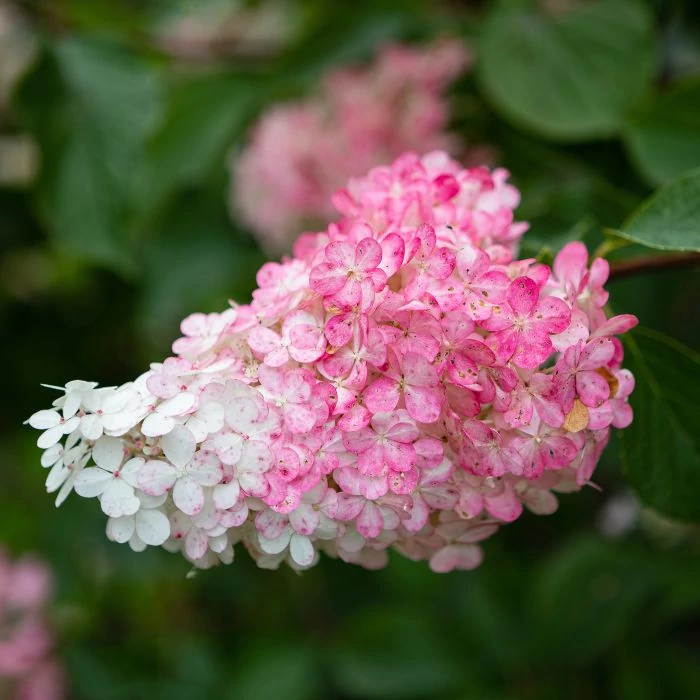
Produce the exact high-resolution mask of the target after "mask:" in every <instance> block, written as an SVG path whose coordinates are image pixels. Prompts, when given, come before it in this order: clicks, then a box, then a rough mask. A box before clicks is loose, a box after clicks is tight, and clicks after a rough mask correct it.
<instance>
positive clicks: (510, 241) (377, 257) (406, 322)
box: [28, 152, 636, 572]
mask: <svg viewBox="0 0 700 700" xmlns="http://www.w3.org/2000/svg"><path fill="white" fill-rule="evenodd" d="M518 201H519V195H518V192H517V190H515V188H513V187H512V186H511V185H509V184H508V182H507V173H506V172H505V171H503V170H494V171H493V172H490V171H489V170H487V169H486V168H467V169H465V168H461V167H460V166H459V165H458V164H457V163H456V162H454V161H452V160H451V159H450V158H449V157H448V156H447V155H446V154H445V153H444V152H432V153H429V154H427V155H425V156H423V157H420V156H418V155H415V154H413V153H406V154H404V155H402V156H400V157H399V158H397V159H396V160H395V161H394V162H393V163H392V164H391V165H387V166H380V167H377V168H374V169H372V170H371V171H370V172H369V173H368V174H367V175H366V176H364V177H359V178H353V179H351V180H350V182H349V183H348V185H347V187H346V188H344V189H343V190H340V191H339V192H337V193H336V195H335V197H334V202H335V204H336V206H337V207H338V209H339V211H340V212H341V214H342V218H341V219H340V220H338V221H337V222H335V223H332V224H330V225H329V226H328V228H327V229H326V230H325V231H322V232H319V233H315V234H306V235H304V236H302V237H301V238H300V239H299V241H298V242H297V244H296V246H295V255H294V256H293V257H291V258H285V259H283V261H282V262H280V263H276V262H270V263H267V264H265V265H264V266H263V267H262V268H261V269H260V271H259V273H258V277H257V279H258V285H259V286H258V288H257V289H256V290H255V291H254V292H253V298H252V301H251V303H250V304H248V305H243V306H238V305H232V307H231V308H229V309H227V310H226V311H224V312H222V313H221V314H209V315H203V314H193V315H192V316H190V317H189V318H187V319H185V321H183V323H182V332H183V334H184V337H183V338H181V339H179V340H177V341H175V343H174V345H173V351H174V353H175V354H174V356H173V357H170V358H168V359H166V360H165V361H164V362H162V363H157V364H153V365H151V368H150V369H149V370H148V371H147V372H146V373H145V374H143V375H142V376H140V377H139V378H137V379H136V380H135V381H133V382H129V383H127V384H125V385H123V386H121V387H115V388H99V387H97V386H96V385H95V384H94V383H91V382H69V384H67V385H66V387H65V389H64V390H62V392H61V395H60V396H59V397H58V398H57V399H56V400H55V401H54V404H53V408H51V409H49V410H44V411H39V412H38V413H35V414H34V415H33V416H31V418H30V419H29V421H28V422H29V424H30V425H31V426H33V427H35V428H37V429H39V430H42V431H43V432H42V433H41V435H40V436H39V439H38V445H39V447H41V448H42V449H44V450H45V452H44V455H43V457H42V460H41V461H42V465H43V466H44V467H46V468H47V469H48V470H49V473H48V477H47V488H48V490H49V491H51V492H57V494H58V495H57V503H61V502H62V501H63V500H64V499H65V498H66V496H67V495H68V494H69V493H70V492H71V491H72V490H75V491H76V492H77V493H78V495H80V496H84V497H87V498H96V499H98V501H99V503H100V506H101V508H102V510H103V511H104V513H105V515H106V516H107V517H108V521H107V536H108V537H109V538H110V539H112V540H115V541H117V542H128V543H129V545H130V546H131V547H132V549H134V550H137V551H138V550H142V549H144V548H145V547H147V546H161V545H162V546H163V547H165V548H166V549H168V550H171V551H179V552H181V553H182V554H183V556H184V557H185V558H186V559H188V560H189V561H190V562H192V564H194V565H195V566H197V567H203V568H206V567H209V566H211V565H213V564H216V563H218V562H225V563H229V562H231V561H232V560H233V557H234V549H235V546H236V545H237V544H242V545H243V547H244V548H245V549H246V550H247V551H248V552H249V553H250V555H251V556H252V557H253V558H254V559H255V560H256V561H257V563H258V565H259V566H261V567H265V568H275V567H277V566H278V565H279V564H280V563H282V562H287V563H288V564H289V565H290V566H292V567H294V568H296V569H305V568H308V567H310V566H312V565H314V564H315V563H316V562H317V561H318V559H319V553H320V552H324V553H326V554H327V555H329V556H332V557H338V558H340V559H343V560H344V561H347V562H352V563H356V564H360V565H362V566H365V567H367V568H377V567H381V566H383V565H384V564H385V563H386V561H387V553H388V551H389V550H391V549H393V550H395V551H397V552H400V553H402V554H404V555H405V556H407V557H410V558H411V559H415V560H427V561H428V562H429V565H430V567H431V568H432V569H433V570H434V571H439V572H444V571H449V570H451V569H455V568H458V569H469V568H473V567H475V566H478V564H479V563H480V562H481V560H482V558H483V552H482V550H481V547H480V545H479V543H480V542H481V541H483V540H484V539H486V538H488V537H490V536H492V535H494V534H495V533H496V532H497V531H498V530H499V528H500V527H502V526H504V525H505V524H507V523H511V522H513V521H515V520H517V518H518V517H520V515H521V514H522V513H523V511H524V509H528V510H530V511H533V512H535V513H539V514H547V515H548V514H551V513H553V512H554V511H555V510H556V508H557V499H556V496H555V494H556V493H557V492H562V493H567V492H570V491H574V490H577V489H580V488H582V487H583V486H585V485H586V484H588V483H590V480H591V477H592V474H593V470H594V469H595V465H596V462H597V461H598V458H599V457H600V454H601V453H602V451H603V449H604V448H605V445H606V443H607V441H608V439H609V436H610V431H611V428H612V427H617V428H623V427H626V426H627V425H629V423H630V421H631V420H632V413H631V409H630V407H629V404H628V402H627V399H628V397H629V395H630V393H631V391H632V389H633V387H634V379H633V377H632V375H631V374H630V372H629V371H627V370H625V369H623V368H622V361H623V352H622V347H621V345H620V343H619V341H618V340H617V339H616V338H614V337H613V336H614V335H617V334H620V333H624V332H625V331H626V330H628V329H629V328H631V327H632V326H634V325H635V324H636V319H635V318H634V317H633V316H630V315H621V316H615V317H613V318H607V317H606V313H605V310H604V305H605V303H606V301H607V293H606V292H605V291H604V288H603V285H604V283H605V281H606V278H607V266H606V264H605V263H604V262H602V261H594V262H593V263H592V265H591V266H590V267H589V266H588V254H587V251H586V250H585V248H584V247H583V246H582V244H580V243H570V244H568V245H567V246H565V247H564V249H563V250H562V251H561V252H560V253H559V255H558V256H557V258H556V260H555V262H554V269H553V270H551V269H550V268H549V267H547V266H546V265H542V264H539V263H537V262H536V261H535V260H533V259H524V260H519V259H517V257H516V256H517V249H518V242H519V239H520V238H521V237H522V235H523V234H524V232H525V230H526V228H527V226H526V225H525V224H523V223H521V222H517V221H515V220H514V217H513V209H514V208H515V206H517V204H518Z"/></svg>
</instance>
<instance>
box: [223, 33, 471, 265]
mask: <svg viewBox="0 0 700 700" xmlns="http://www.w3.org/2000/svg"><path fill="white" fill-rule="evenodd" d="M470 60H471V59H470V56H469V54H468V52H467V49H466V48H465V46H464V43H463V42H461V41H457V40H444V41H441V42H438V43H436V44H433V45H429V46H426V47H423V48H414V47H410V46H404V45H400V44H397V45H391V46H388V47H386V48H384V49H383V50H382V51H381V53H380V54H379V55H378V57H377V59H376V60H375V62H374V63H373V64H372V65H371V66H369V67H367V68H349V69H348V68H342V69H338V70H335V71H333V72H331V73H329V74H328V75H327V77H326V78H325V80H324V82H323V83H322V85H321V87H320V89H319V91H318V93H317V94H316V95H315V96H314V97H311V98H307V99H304V100H300V101H298V102H290V103H285V104H282V105H279V106H277V107H274V108H273V109H271V110H270V111H268V112H266V113H265V114H264V115H263V116H262V118H261V119H260V121H259V122H258V124H257V125H256V126H255V128H254V130H253V134H252V139H251V143H250V145H249V146H248V147H247V148H246V149H245V150H244V151H243V153H242V154H240V157H238V158H236V160H235V163H234V172H233V190H234V191H233V199H234V202H235V206H236V208H237V209H238V210H239V211H240V213H241V214H242V216H243V219H244V220H245V222H246V224H247V225H248V226H249V227H250V229H251V230H252V231H253V232H254V233H255V235H256V236H257V237H258V239H259V241H260V243H261V244H262V245H263V247H264V248H265V249H266V250H268V251H269V252H271V253H273V254H279V253H288V252H289V251H290V250H291V248H292V244H293V243H294V240H295V239H296V237H297V236H298V234H299V232H300V231H301V230H303V229H304V228H305V227H315V226H325V225H326V224H327V223H328V222H329V221H330V220H331V219H332V218H333V216H334V215H335V211H334V209H333V206H332V204H331V195H332V194H333V192H334V191H335V190H336V189H337V188H339V187H342V186H343V185H345V183H346V182H347V180H348V178H349V177H352V176H357V175H361V174H362V173H365V172H367V170H369V169H370V168H371V167H374V166H376V165H379V164H381V163H384V162H386V161H388V160H391V159H392V158H395V157H396V156H398V155H400V154H401V153H403V152H404V151H408V150H413V149H418V148H420V149H421V150H433V149H445V150H450V151H454V150H455V149H456V148H457V147H458V145H459V141H458V139H457V137H456V136H454V135H452V134H448V133H447V132H446V128H447V124H448V121H449V117H450V111H449V106H448V103H447V100H446V99H445V97H444V95H443V93H444V92H445V90H446V88H447V87H448V86H449V84H450V83H451V82H452V81H453V80H454V79H455V78H457V76H459V75H460V74H461V73H462V72H463V71H464V70H465V69H466V68H467V66H468V64H469V63H470ZM451 183H452V180H451V179H447V180H446V181H444V182H443V184H442V189H443V191H444V192H447V191H449V187H450V186H453V185H451ZM271 202H274V206H270V203H271Z"/></svg>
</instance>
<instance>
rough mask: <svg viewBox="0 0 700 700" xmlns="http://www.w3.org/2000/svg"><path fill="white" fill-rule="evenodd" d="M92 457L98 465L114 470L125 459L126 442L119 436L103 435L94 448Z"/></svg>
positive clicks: (110, 470) (109, 470)
mask: <svg viewBox="0 0 700 700" xmlns="http://www.w3.org/2000/svg"><path fill="white" fill-rule="evenodd" d="M92 459H93V461H94V462H95V464H96V465H97V466H98V467H102V469H105V470H107V471H108V472H114V471H116V470H117V469H118V468H119V466H120V465H121V463H122V461H123V459H124V443H123V442H122V441H121V440H120V439H119V438H113V437H106V436H102V437H101V438H100V439H99V440H98V441H97V442H96V443H95V445H94V447H93V448H92Z"/></svg>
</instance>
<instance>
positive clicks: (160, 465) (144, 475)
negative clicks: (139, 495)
mask: <svg viewBox="0 0 700 700" xmlns="http://www.w3.org/2000/svg"><path fill="white" fill-rule="evenodd" d="M176 479H177V472H176V471H175V468H174V467H173V466H172V465H171V464H168V463H167V462H163V461H161V460H159V459H150V460H148V462H146V463H145V464H144V465H143V466H142V467H141V468H140V469H139V475H138V487H139V488H140V489H141V490H142V491H143V492H144V493H145V494H147V495H149V496H160V495H162V494H164V493H165V492H166V491H167V490H168V489H171V488H172V487H173V484H174V483H175V480H176Z"/></svg>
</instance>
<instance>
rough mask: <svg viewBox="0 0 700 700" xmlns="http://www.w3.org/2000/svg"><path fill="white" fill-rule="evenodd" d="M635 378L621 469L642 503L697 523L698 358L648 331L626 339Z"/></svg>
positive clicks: (699, 510) (699, 514)
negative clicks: (630, 417)
mask: <svg viewBox="0 0 700 700" xmlns="http://www.w3.org/2000/svg"><path fill="white" fill-rule="evenodd" d="M625 345H626V347H627V351H628V352H627V356H626V364H627V366H628V367H629V368H630V369H631V370H632V372H633V373H634V376H635V379H636V386H635V390H634V392H633V394H632V397H631V403H632V407H633V408H634V421H633V422H632V425H631V426H630V427H629V428H627V429H626V430H624V431H623V432H622V435H621V445H622V464H623V469H624V471H625V473H626V475H627V478H628V480H629V482H630V483H631V484H632V486H633V487H634V488H635V489H636V490H637V492H638V493H639V495H640V496H641V498H642V499H643V500H644V502H645V503H647V504H649V505H650V506H652V507H654V508H656V509H657V510H659V511H661V512H662V513H665V514H667V515H670V516H672V517H676V518H682V519H687V520H698V519H700V498H699V497H698V494H700V407H699V406H700V404H699V403H698V396H699V395H700V382H699V380H700V355H698V354H697V353H695V352H693V351H692V350H691V349H690V348H687V347H685V346H683V345H682V344H681V343H678V342H676V341H675V340H673V339H671V338H667V337H665V336H664V335H662V334H660V333H656V332H654V331H650V330H648V329H636V330H635V331H634V332H633V333H630V334H629V335H628V336H626V337H625Z"/></svg>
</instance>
